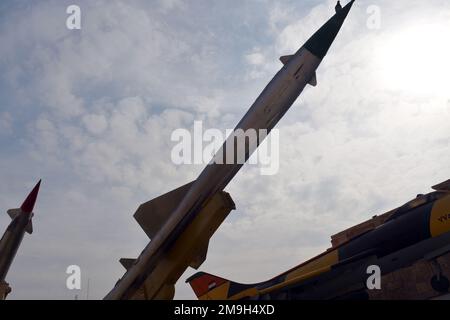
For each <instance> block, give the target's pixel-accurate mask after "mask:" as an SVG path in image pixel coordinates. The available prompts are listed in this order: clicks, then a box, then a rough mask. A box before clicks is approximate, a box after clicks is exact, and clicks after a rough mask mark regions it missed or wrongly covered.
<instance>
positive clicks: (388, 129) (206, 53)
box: [0, 1, 450, 298]
mask: <svg viewBox="0 0 450 320" xmlns="http://www.w3.org/2000/svg"><path fill="white" fill-rule="evenodd" d="M160 4H161V6H158V7H157V8H154V5H155V4H154V3H152V4H148V3H147V2H133V3H128V2H126V3H125V2H116V1H113V2H110V1H104V2H101V1H100V2H96V3H93V2H82V3H80V5H81V7H82V10H83V12H84V14H83V16H84V17H85V20H84V22H83V29H82V31H81V32H75V33H73V32H69V31H67V30H66V29H65V27H64V17H65V8H64V7H63V6H62V5H61V4H60V2H56V1H49V2H42V3H39V4H36V5H33V6H29V7H28V8H27V9H26V10H25V11H24V12H17V11H14V12H12V13H11V16H10V18H9V19H10V20H9V21H8V23H6V24H4V25H5V26H6V27H5V28H4V29H2V31H1V32H0V40H1V42H2V43H4V44H7V45H4V46H2V47H1V48H0V70H2V71H3V72H2V73H3V75H2V79H6V80H5V84H7V90H8V98H9V99H11V103H10V104H8V105H5V111H3V110H2V112H1V113H0V128H1V129H2V132H3V129H5V130H6V129H8V128H9V130H12V131H13V132H14V133H15V134H17V139H15V140H14V141H11V142H10V143H9V144H14V147H15V148H16V149H15V151H14V152H12V153H8V154H5V155H4V156H3V157H2V159H0V162H1V166H0V167H1V168H7V169H4V170H3V171H1V172H0V176H1V177H2V180H3V181H7V182H8V183H7V184H4V185H0V197H1V199H0V200H4V201H1V203H5V204H8V206H17V204H18V203H20V201H22V200H23V199H22V198H23V196H24V195H25V194H26V192H27V190H24V189H26V188H24V185H25V184H26V186H27V187H28V186H32V184H33V182H34V180H33V179H34V178H35V177H36V176H38V175H39V176H42V177H43V178H44V182H43V187H42V188H43V189H42V195H41V197H40V198H39V203H38V207H37V210H36V212H37V215H36V219H37V221H36V223H35V230H36V232H35V234H33V235H32V236H30V237H27V238H26V239H25V241H24V244H23V246H22V247H21V249H20V250H19V255H18V257H17V260H16V262H15V264H14V266H13V269H12V271H11V273H10V275H9V276H8V278H9V279H10V282H11V284H12V285H13V287H14V294H13V296H12V297H13V298H14V297H15V298H29V297H38V298H55V297H57V298H60V297H64V298H73V295H74V293H73V292H68V291H67V290H65V289H64V287H63V284H64V283H65V278H64V277H65V274H64V270H65V268H66V267H67V265H69V264H73V263H79V264H80V265H82V268H83V270H85V271H84V272H85V273H86V274H87V275H89V277H90V279H91V290H92V292H91V297H93V298H101V297H102V296H103V295H104V294H105V293H106V292H107V291H108V290H109V289H111V288H112V286H113V284H114V283H115V280H116V279H117V278H118V277H119V276H120V275H121V274H122V273H123V271H124V270H122V267H121V266H120V264H119V263H118V261H117V260H118V258H120V257H122V256H129V257H135V256H137V255H138V254H139V252H140V251H141V249H142V248H143V247H144V245H145V244H146V242H147V241H148V239H147V238H146V236H145V234H144V233H143V231H142V230H140V227H139V226H138V225H137V223H136V222H135V221H134V220H133V219H132V214H133V212H134V210H135V209H136V208H137V206H138V205H139V204H140V203H142V202H144V201H147V200H149V199H150V198H152V197H155V196H158V195H160V194H162V193H165V192H167V191H169V190H171V189H173V188H175V187H177V186H179V185H181V184H183V183H186V182H188V181H190V180H192V179H194V178H195V177H196V175H197V174H198V173H199V172H200V170H201V169H202V168H201V167H196V166H192V167H191V166H181V167H177V166H175V165H173V164H171V163H170V160H169V159H170V151H171V147H172V144H171V141H170V134H171V132H172V130H174V129H176V128H183V127H184V128H188V129H191V128H192V126H193V121H194V120H204V121H205V127H216V128H218V129H220V130H225V129H227V128H232V127H234V125H235V124H236V123H237V121H238V120H239V119H240V117H241V116H242V115H243V114H244V113H245V112H246V111H247V108H248V107H249V106H250V104H251V103H252V102H253V101H254V99H255V98H256V96H257V95H258V94H259V93H260V92H261V90H262V89H263V88H264V86H265V85H266V84H267V82H268V81H269V80H270V79H271V77H272V76H273V75H274V73H275V72H276V71H277V69H278V68H280V67H281V64H280V62H279V61H278V57H279V56H280V55H283V54H290V53H293V52H294V51H295V50H297V49H298V47H299V46H300V45H301V44H302V42H303V41H304V40H306V39H307V38H308V37H309V36H310V35H311V34H312V32H313V31H315V29H316V28H317V27H319V26H320V25H321V24H322V23H323V21H324V20H325V19H327V18H328V17H329V16H330V14H332V12H333V7H334V1H329V2H327V4H321V5H317V6H315V7H312V8H309V7H308V8H303V7H302V8H297V7H296V6H299V4H298V3H297V2H295V1H293V2H289V3H286V4H284V3H280V2H270V1H269V2H264V1H262V2H261V3H259V2H258V4H259V6H260V7H262V9H261V10H262V11H261V12H258V14H259V15H255V13H254V12H252V13H251V14H248V15H246V12H245V8H246V7H245V6H246V5H248V6H250V5H251V4H252V2H235V3H234V6H231V7H232V8H231V9H229V10H232V12H234V13H235V14H234V15H231V16H229V17H228V16H227V17H226V18H223V15H224V12H223V10H222V9H223V8H222V7H221V6H223V3H222V4H221V2H217V3H216V2H214V3H211V2H202V3H200V4H196V6H201V7H202V8H203V10H204V11H205V12H207V14H208V15H211V17H209V16H208V17H205V16H202V15H199V13H198V12H197V11H195V10H194V9H195V8H191V6H187V5H185V4H183V3H182V2H181V1H163V2H161V3H160ZM433 4H434V5H435V6H433V8H438V9H435V11H436V10H437V11H439V12H440V14H442V15H444V13H445V12H447V13H448V12H450V10H448V6H445V7H442V6H441V7H437V5H438V4H441V5H442V4H443V3H441V2H439V1H435V2H433ZM409 5H411V7H410V8H411V9H408V10H407V9H405V4H404V3H403V4H402V6H399V5H398V4H393V3H392V2H387V1H385V2H382V3H380V6H381V8H382V14H383V23H382V28H381V30H378V31H371V30H367V29H366V28H365V19H366V12H365V7H364V6H365V3H364V2H357V3H355V8H354V9H353V10H352V12H351V13H350V15H349V18H348V19H347V21H346V23H345V25H344V27H343V29H342V31H341V33H340V34H339V35H338V37H337V39H336V42H335V43H334V44H333V46H332V48H331V50H330V53H329V55H328V56H327V57H326V59H325V61H324V62H323V64H322V65H321V66H320V68H319V71H318V86H317V87H315V88H312V87H308V88H307V89H306V90H305V92H304V93H303V95H302V96H301V97H300V99H299V100H298V101H297V102H296V103H295V104H294V106H293V107H292V108H291V110H290V111H289V112H288V113H287V114H286V116H285V117H284V119H283V120H282V122H281V123H280V124H279V126H278V128H280V130H281V137H280V138H281V142H282V143H281V145H280V147H281V150H280V152H281V155H280V165H281V166H280V172H279V174H278V175H276V176H271V177H267V176H260V175H259V174H258V172H259V171H258V170H257V169H256V168H253V167H248V166H245V167H244V168H243V170H242V171H241V172H240V173H239V174H238V175H237V176H236V178H235V180H233V181H232V183H231V184H230V186H229V188H228V189H227V190H228V191H229V192H230V193H231V195H232V196H233V198H234V199H235V202H236V204H237V210H236V211H235V212H233V213H232V214H231V215H230V217H229V218H228V219H227V221H226V222H225V223H224V224H223V225H222V227H221V228H220V230H219V231H218V233H217V235H216V236H215V237H214V238H213V239H212V241H211V245H210V250H209V256H208V260H207V262H206V263H205V265H204V266H202V270H206V271H209V272H212V273H219V274H221V275H223V276H226V277H229V278H232V279H233V280H237V281H242V282H252V281H261V280H263V279H264V278H268V277H271V276H273V275H274V274H277V273H280V272H281V271H284V270H285V269H287V268H288V267H291V266H293V265H295V264H297V263H299V262H301V261H302V260H303V259H307V258H310V257H311V256H313V255H314V254H317V253H319V252H320V251H321V250H323V249H324V248H326V247H327V246H328V245H329V236H330V235H331V234H333V233H335V232H338V231H340V230H342V229H344V228H346V227H349V226H351V225H353V224H355V223H358V222H361V221H362V220H364V219H367V218H369V217H371V216H372V215H373V214H377V213H381V212H382V211H384V210H388V209H391V208H393V207H394V206H396V205H400V204H401V203H402V202H403V201H406V200H408V199H409V198H411V197H413V196H414V195H415V194H416V193H419V192H425V191H427V190H428V187H429V186H430V185H432V184H435V183H437V182H440V180H444V179H447V178H448V169H447V167H446V166H447V163H448V160H449V159H450V154H449V150H450V148H449V143H450V140H449V138H448V137H449V133H450V132H449V129H448V128H449V127H448V121H449V118H450V107H449V106H450V104H449V98H450V97H448V93H447V92H444V94H443V96H442V94H439V95H437V96H434V95H433V96H431V97H430V96H428V97H418V96H416V95H414V93H411V92H406V93H405V92H398V91H396V90H393V89H392V88H390V89H389V90H386V86H385V83H384V82H383V80H382V79H383V77H381V75H380V71H379V66H380V63H383V61H380V60H378V58H377V55H376V54H375V53H376V48H375V49H374V46H375V45H379V44H380V43H383V39H385V37H386V35H387V34H388V33H391V31H392V28H391V27H392V25H396V23H397V21H398V20H401V21H402V23H405V25H406V26H408V25H410V24H409V23H412V22H411V21H414V19H415V18H417V17H418V16H419V17H422V19H426V18H427V17H430V16H429V15H428V14H430V11H428V10H429V9H427V11H425V10H422V9H423V7H424V6H425V4H423V5H420V4H419V2H418V1H415V2H413V3H412V2H410V1H408V4H407V5H406V7H408V6H409ZM211 6H212V7H211ZM226 6H227V7H228V6H230V5H229V4H227V5H226ZM397 6H399V7H397ZM215 8H216V9H217V8H219V9H220V10H219V9H217V10H214V9H215ZM292 8H295V10H294V9H292ZM153 9H155V10H153ZM300 9H302V10H300ZM294 11H295V12H294ZM433 12H434V11H433ZM61 13H62V16H61ZM228 13H229V12H228ZM238 13H239V14H238ZM397 14H398V16H396V15H397ZM391 15H392V16H391ZM243 16H244V17H245V18H246V19H247V20H246V21H245V23H243V24H240V23H242V20H244V19H243ZM411 17H413V18H414V19H412V20H411V19H410V20H408V19H409V18H411ZM232 18H233V19H232ZM250 18H252V19H255V20H250ZM219 19H222V20H220V23H218V22H217V21H219ZM61 21H62V23H61ZM408 21H409V22H408ZM252 23H255V24H254V25H253V24H252ZM237 25H238V26H239V28H240V29H239V31H240V32H237V33H232V32H230V30H235V29H234V28H235V26H237ZM261 26H264V27H265V28H266V29H265V30H261ZM235 43H238V44H239V45H234V44H235ZM242 57H244V58H245V59H242ZM249 64H250V65H249ZM383 72H391V71H390V70H385V71H383ZM383 76H389V74H386V73H384V74H383ZM2 83H3V82H2ZM1 94H4V93H3V92H1ZM31 178H33V179H31ZM249 190H253V191H252V193H251V194H249ZM4 209H6V207H5V208H4ZM0 221H1V225H2V226H3V225H6V223H7V220H6V218H5V217H3V218H1V220H0ZM31 237H33V241H31ZM230 248H232V250H231V249H230ZM268 251H269V252H270V253H271V254H270V255H268V254H267V252H268ZM29 261H32V262H33V265H34V266H35V269H34V271H33V273H30V272H29V269H28V267H29V263H26V262H29ZM49 264H50V267H49ZM261 266H263V267H261ZM188 273H192V270H190V271H189V272H188ZM36 275H39V277H36ZM184 278H185V277H183V278H182V279H181V280H184ZM42 288H48V290H42ZM177 290H178V293H177V297H188V298H192V297H193V295H192V293H191V292H190V289H189V288H188V287H187V286H186V284H184V282H183V281H180V284H179V285H178V287H177ZM80 294H82V295H83V296H84V294H85V292H83V293H80Z"/></svg>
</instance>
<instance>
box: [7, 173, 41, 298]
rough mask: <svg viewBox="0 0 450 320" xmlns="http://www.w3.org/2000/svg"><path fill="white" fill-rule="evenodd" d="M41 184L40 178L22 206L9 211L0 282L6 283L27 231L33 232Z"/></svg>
mask: <svg viewBox="0 0 450 320" xmlns="http://www.w3.org/2000/svg"><path fill="white" fill-rule="evenodd" d="M40 186H41V180H39V182H38V183H37V184H36V186H35V187H34V188H33V190H32V191H31V192H30V194H29V195H28V196H27V198H26V199H25V201H24V202H23V203H22V205H21V206H20V208H17V209H9V210H8V211H7V213H8V215H9V216H10V217H11V219H12V221H11V223H10V224H9V226H8V228H7V229H6V231H5V233H4V234H3V237H2V238H1V240H0V284H5V283H6V282H5V278H6V275H7V273H8V271H9V268H10V267H11V264H12V262H13V260H14V257H15V256H16V253H17V250H18V249H19V246H20V244H21V242H22V239H23V236H24V234H25V232H27V233H29V234H32V233H33V224H32V218H33V208H34V205H35V203H36V199H37V196H38V193H39V188H40ZM0 296H1V294H0Z"/></svg>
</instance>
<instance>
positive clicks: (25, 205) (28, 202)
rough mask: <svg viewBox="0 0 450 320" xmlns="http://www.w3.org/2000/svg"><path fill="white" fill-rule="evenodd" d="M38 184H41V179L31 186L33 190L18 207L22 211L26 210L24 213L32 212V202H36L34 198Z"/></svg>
mask: <svg viewBox="0 0 450 320" xmlns="http://www.w3.org/2000/svg"><path fill="white" fill-rule="evenodd" d="M40 186H41V180H39V182H38V183H37V185H36V186H35V187H34V188H33V190H31V192H30V194H29V195H28V197H27V198H26V199H25V201H24V202H23V204H22V206H21V207H20V209H21V210H22V211H23V212H26V213H31V212H33V208H34V204H35V203H36V198H37V195H38V193H39V187H40Z"/></svg>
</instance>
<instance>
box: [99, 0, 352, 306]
mask: <svg viewBox="0 0 450 320" xmlns="http://www.w3.org/2000/svg"><path fill="white" fill-rule="evenodd" d="M353 2H354V1H350V2H349V3H348V4H347V5H346V6H344V7H343V8H342V7H341V6H336V13H335V14H334V15H333V16H332V17H331V18H330V19H329V20H328V21H327V22H326V23H325V24H324V25H323V26H322V27H321V28H320V29H319V30H318V31H317V32H316V33H314V35H313V36H312V37H311V38H310V39H309V40H308V41H307V42H306V43H305V44H304V45H303V46H302V47H301V48H300V49H299V50H298V51H297V52H296V53H295V54H292V55H288V56H283V57H281V58H280V60H281V62H282V63H283V67H282V68H281V70H279V71H278V73H277V74H276V75H275V77H274V78H273V79H272V80H271V81H270V82H269V84H268V85H267V86H266V88H265V89H264V90H263V91H262V93H261V94H260V95H259V97H258V98H257V99H256V101H255V102H254V103H253V105H252V106H251V107H250V109H249V110H248V111H247V113H246V114H245V116H244V117H243V118H242V119H241V121H240V122H239V123H238V125H237V126H236V128H235V130H234V133H233V134H231V135H230V136H229V137H228V138H227V140H226V141H225V143H224V145H223V146H222V149H220V150H219V151H218V153H217V154H216V156H215V157H214V159H216V160H218V159H219V161H212V162H211V163H210V164H208V165H207V166H206V168H205V169H204V170H203V171H202V172H201V174H200V175H199V177H198V178H197V179H196V180H195V181H193V182H191V183H189V184H187V185H185V186H183V187H180V188H178V189H176V190H174V191H172V192H169V193H167V194H165V195H163V196H161V197H159V198H156V199H154V200H152V201H150V202H148V203H146V204H144V205H142V206H141V207H140V208H139V210H138V212H136V214H135V218H136V219H137V220H138V222H139V223H140V225H141V226H142V228H143V229H144V230H145V231H146V233H147V235H148V236H149V237H150V238H151V242H150V243H149V244H148V245H147V246H146V247H145V249H144V250H143V251H142V253H141V255H140V256H139V258H138V259H136V260H133V261H132V262H131V263H127V272H126V273H125V274H124V276H123V277H122V278H121V279H120V280H119V281H118V282H117V283H116V285H115V287H114V288H113V289H112V290H111V291H110V292H109V293H108V294H107V295H106V297H105V299H130V298H132V297H133V295H134V294H135V293H136V292H137V290H139V288H141V287H142V286H143V285H144V283H145V282H146V279H148V278H149V276H151V274H152V273H153V272H154V271H155V268H156V267H157V265H158V263H159V262H160V261H164V260H165V257H167V255H168V254H173V248H175V247H177V248H178V243H177V241H178V240H179V239H180V237H181V236H182V235H183V233H184V232H185V231H186V230H187V229H188V227H189V226H190V225H192V224H193V223H199V222H198V221H196V218H197V217H198V216H199V215H200V213H201V212H202V210H203V209H204V208H205V207H206V206H207V204H208V203H210V201H212V199H213V198H214V197H217V195H218V194H220V193H221V192H222V191H223V190H224V188H225V187H226V186H227V184H228V183H229V182H230V181H231V179H232V178H233V177H234V176H235V175H236V173H237V172H238V171H239V169H240V168H241V167H242V165H243V164H244V163H245V161H247V160H248V158H249V157H250V156H251V155H252V153H253V152H254V151H255V150H256V149H257V147H258V146H259V144H260V143H261V142H262V140H263V139H258V141H257V143H254V144H250V143H249V144H247V145H245V146H244V149H245V150H238V149H239V148H240V147H239V146H237V144H236V141H237V138H238V132H247V131H248V130H255V131H256V132H261V131H264V130H265V131H266V132H270V130H271V129H272V128H273V127H274V126H275V125H276V124H277V123H278V121H279V120H280V119H281V118H282V117H283V115H284V114H285V113H286V112H287V110H288V109H289V108H290V107H291V105H292V104H293V103H294V101H295V100H296V99H297V97H298V96H299V95H300V93H301V92H302V91H303V89H304V88H305V87H306V85H307V84H310V85H312V86H315V85H316V84H317V80H316V69H317V68H318V66H319V65H320V63H321V61H322V59H323V58H324V57H325V55H326V54H327V52H328V50H329V48H330V46H331V44H332V43H333V41H334V39H335V37H336V36H337V34H338V32H339V30H340V28H341V26H342V24H343V22H344V20H345V18H346V17H347V14H348V12H349V11H350V8H351V6H352V5H353ZM230 145H231V146H232V147H231V148H230V147H229V146H230ZM227 146H228V147H227ZM230 150H231V151H232V152H234V155H233V158H234V156H235V155H236V151H237V152H240V153H241V154H244V159H245V160H244V161H235V162H231V163H230V162H228V161H222V162H221V161H220V159H227V160H228V159H229V158H230V157H229V154H227V153H229V152H230ZM206 230H209V229H208V227H206ZM206 230H205V231H206ZM208 240H209V239H208ZM207 244H208V243H207V242H206V243H198V244H196V246H197V253H198V257H193V258H194V260H195V261H196V262H197V263H193V265H195V266H198V264H199V263H198V262H200V263H201V262H203V261H204V259H205V257H206V250H207ZM171 250H172V252H171ZM181 251H183V250H181ZM184 258H185V257H184ZM180 259H181V258H180ZM172 260H173V258H172ZM188 265H189V261H188V262H186V268H187V266H188ZM191 265H192V264H191Z"/></svg>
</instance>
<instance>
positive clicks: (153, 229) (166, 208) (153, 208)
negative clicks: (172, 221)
mask: <svg viewBox="0 0 450 320" xmlns="http://www.w3.org/2000/svg"><path fill="white" fill-rule="evenodd" d="M192 183H193V182H190V183H188V184H185V185H184V186H181V187H179V188H178V189H175V190H172V191H170V192H168V193H166V194H163V195H162V196H159V197H157V198H155V199H153V200H150V201H148V202H146V203H143V204H141V205H140V206H139V208H138V209H137V211H136V213H135V214H134V218H135V219H136V221H137V222H138V223H139V225H140V226H141V228H142V229H143V230H144V231H145V233H146V234H147V235H148V237H149V238H150V239H151V238H153V237H154V236H155V235H156V234H157V233H158V232H159V230H160V229H161V228H162V226H163V225H164V224H165V223H166V221H167V220H168V219H169V218H170V216H171V214H172V212H173V211H174V210H175V209H176V208H177V206H178V204H179V203H180V202H181V200H182V199H183V198H184V196H185V195H186V193H187V192H188V191H189V189H190V188H191V185H192Z"/></svg>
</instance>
